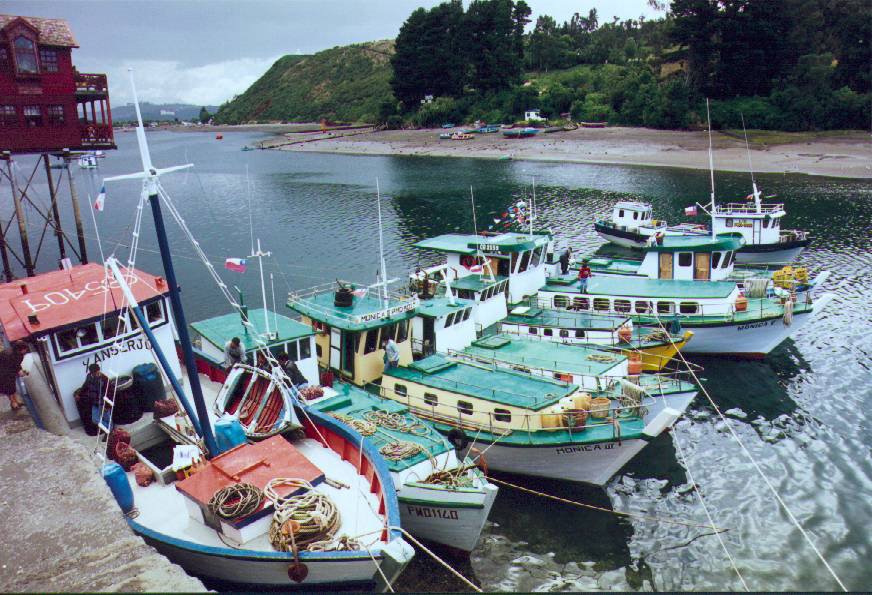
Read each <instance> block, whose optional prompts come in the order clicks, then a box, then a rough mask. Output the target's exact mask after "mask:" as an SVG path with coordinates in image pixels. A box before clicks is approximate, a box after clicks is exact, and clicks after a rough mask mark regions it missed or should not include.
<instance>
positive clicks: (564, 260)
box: [560, 246, 572, 275]
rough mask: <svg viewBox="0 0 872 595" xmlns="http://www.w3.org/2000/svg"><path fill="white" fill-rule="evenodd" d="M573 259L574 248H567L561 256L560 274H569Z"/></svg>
mask: <svg viewBox="0 0 872 595" xmlns="http://www.w3.org/2000/svg"><path fill="white" fill-rule="evenodd" d="M571 259H572V248H570V247H569V246H567V247H566V250H564V251H563V254H561V255H560V274H561V275H565V274H566V273H568V272H569V261H570V260H571Z"/></svg>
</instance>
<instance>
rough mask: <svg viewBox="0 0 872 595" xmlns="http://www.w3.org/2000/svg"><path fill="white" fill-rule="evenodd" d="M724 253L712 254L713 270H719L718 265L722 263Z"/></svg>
mask: <svg viewBox="0 0 872 595" xmlns="http://www.w3.org/2000/svg"><path fill="white" fill-rule="evenodd" d="M722 254H723V253H722V252H712V268H713V269H716V268H718V264H719V263H720V262H721V256H722Z"/></svg>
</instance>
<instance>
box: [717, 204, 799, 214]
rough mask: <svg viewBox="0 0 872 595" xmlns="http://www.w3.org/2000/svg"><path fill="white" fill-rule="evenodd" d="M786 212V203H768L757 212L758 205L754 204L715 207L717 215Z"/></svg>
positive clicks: (762, 205)
mask: <svg viewBox="0 0 872 595" xmlns="http://www.w3.org/2000/svg"><path fill="white" fill-rule="evenodd" d="M783 211H784V203H783V202H782V203H767V204H761V205H760V210H759V211H758V210H757V205H755V204H754V203H753V202H728V203H724V204H719V205H716V206H715V213H716V214H718V215H756V214H759V213H768V214H773V213H778V212H783Z"/></svg>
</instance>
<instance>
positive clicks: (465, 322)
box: [412, 297, 476, 355]
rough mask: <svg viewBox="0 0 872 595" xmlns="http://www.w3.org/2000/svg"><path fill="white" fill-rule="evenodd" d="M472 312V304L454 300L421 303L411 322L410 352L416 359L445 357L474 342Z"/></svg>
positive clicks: (446, 299) (436, 299)
mask: <svg viewBox="0 0 872 595" xmlns="http://www.w3.org/2000/svg"><path fill="white" fill-rule="evenodd" d="M475 308H476V303H475V302H473V301H470V300H463V299H458V298H447V297H435V298H430V299H428V300H421V305H420V306H419V307H418V309H417V310H416V311H415V317H414V318H413V319H412V350H413V352H414V353H415V354H419V355H430V354H432V353H435V352H440V353H447V352H448V351H449V350H452V349H463V348H464V347H466V346H467V345H469V344H470V343H472V342H473V341H475V337H476V331H475V320H474V319H473V311H474V310H475Z"/></svg>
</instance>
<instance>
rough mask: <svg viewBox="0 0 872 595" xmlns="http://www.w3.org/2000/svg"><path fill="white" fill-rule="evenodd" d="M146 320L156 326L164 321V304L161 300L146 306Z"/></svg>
mask: <svg viewBox="0 0 872 595" xmlns="http://www.w3.org/2000/svg"><path fill="white" fill-rule="evenodd" d="M145 318H146V320H148V323H149V324H151V325H155V324H157V323H159V322H163V321H164V314H163V302H162V301H161V300H157V301H156V302H152V303H150V304H147V305H146V306H145Z"/></svg>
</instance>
